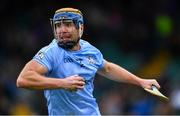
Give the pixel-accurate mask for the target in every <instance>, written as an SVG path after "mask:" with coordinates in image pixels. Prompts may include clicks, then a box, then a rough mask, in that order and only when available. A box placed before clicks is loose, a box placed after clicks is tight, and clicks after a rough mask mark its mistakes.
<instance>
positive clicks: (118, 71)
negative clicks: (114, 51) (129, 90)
mask: <svg viewBox="0 0 180 116" xmlns="http://www.w3.org/2000/svg"><path fill="white" fill-rule="evenodd" d="M102 72H103V73H101V74H103V75H104V76H105V77H107V78H109V79H111V80H114V81H118V82H125V83H131V84H135V85H140V83H141V82H140V81H141V80H142V79H141V78H139V77H137V76H135V75H134V74H132V73H130V72H128V71H127V70H125V69H124V68H122V67H120V66H118V65H116V64H113V63H109V62H108V64H107V67H106V68H105V69H104V71H102Z"/></svg>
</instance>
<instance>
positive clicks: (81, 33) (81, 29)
mask: <svg viewBox="0 0 180 116" xmlns="http://www.w3.org/2000/svg"><path fill="white" fill-rule="evenodd" d="M83 31H84V25H83V24H80V25H79V37H80V38H81V36H82V35H83Z"/></svg>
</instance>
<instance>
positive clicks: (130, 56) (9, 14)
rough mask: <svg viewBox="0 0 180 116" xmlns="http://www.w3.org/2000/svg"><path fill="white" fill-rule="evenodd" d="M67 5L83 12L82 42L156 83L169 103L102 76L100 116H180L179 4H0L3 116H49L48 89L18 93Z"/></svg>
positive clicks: (156, 0) (172, 0)
mask: <svg viewBox="0 0 180 116" xmlns="http://www.w3.org/2000/svg"><path fill="white" fill-rule="evenodd" d="M62 7H75V8H79V9H80V10H81V11H82V12H83V14H84V21H85V32H84V35H83V38H85V40H87V41H89V42H91V43H92V44H93V45H95V46H96V47H97V48H99V49H100V50H101V52H102V53H103V54H104V58H106V59H107V60H110V61H112V62H114V63H117V64H119V65H120V66H122V67H124V68H126V69H127V70H129V71H131V72H132V73H134V74H136V75H138V76H140V77H142V78H156V79H157V80H158V82H159V83H160V84H161V87H162V88H161V92H162V93H164V94H165V95H167V96H168V97H170V101H169V102H164V101H163V100H160V99H159V98H157V97H155V96H152V95H150V94H149V93H147V92H145V91H144V90H143V89H141V88H140V87H136V86H134V85H127V84H123V83H116V82H113V81H110V80H108V79H105V78H104V77H101V76H99V75H97V76H96V79H95V82H94V84H95V91H94V95H95V97H96V98H97V102H98V103H99V106H100V110H101V113H102V114H111V115H118V114H121V115H122V114H128V115H132V114H133V115H134V114H136V115H144V114H149V115H151V114H154V115H159V114H161V115H163V114H164V115H169V114H174V115H177V114H180V84H179V82H180V60H179V59H180V54H179V52H178V51H179V50H180V15H179V12H180V2H179V1H178V0H149V1H146V0H111V1H104V0H98V1H95V0H89V1H88V0H28V1H23V2H22V1H18V0H14V1H13V0H12V1H11V0H1V1H0V14H1V18H0V23H1V26H0V61H1V62H0V69H1V70H0V114H1V115H2V114H8V115H11V114H29V115H32V114H37V115H39V114H47V109H46V101H45V98H44V97H43V91H41V90H38V91H35V90H25V89H17V88H16V85H15V84H16V79H17V76H18V74H19V73H20V71H21V69H22V68H23V67H24V65H25V63H26V62H27V61H29V60H31V58H32V57H33V56H34V55H35V53H36V52H37V51H38V50H39V49H40V48H41V47H43V46H45V45H47V44H48V43H49V42H51V40H52V38H53V35H52V30H51V27H50V21H49V18H52V17H53V14H54V12H55V10H57V9H59V8H62Z"/></svg>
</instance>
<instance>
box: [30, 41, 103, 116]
mask: <svg viewBox="0 0 180 116" xmlns="http://www.w3.org/2000/svg"><path fill="white" fill-rule="evenodd" d="M80 46H81V49H80V50H78V51H66V50H64V49H62V48H60V47H59V46H58V45H57V41H56V40H55V39H54V40H53V41H52V42H51V43H50V44H49V45H48V46H46V47H44V48H42V49H41V50H40V51H39V52H38V53H37V54H36V55H35V56H34V58H33V60H35V61H37V62H38V63H40V64H42V65H43V66H45V67H46V68H47V69H48V73H47V74H46V76H48V77H53V78H66V77H68V76H72V75H79V76H81V77H83V78H84V79H85V83H86V84H85V87H84V89H82V90H77V91H74V92H71V91H68V90H64V89H54V90H52V89H51V90H45V92H44V94H45V97H46V99H47V106H48V113H49V115H100V111H99V108H98V105H97V103H96V99H95V98H94V97H93V89H94V86H93V80H94V76H95V73H96V72H97V70H98V69H100V68H102V67H103V65H104V59H103V56H102V54H101V52H100V51H99V50H98V49H97V48H95V47H94V46H92V45H91V44H89V43H88V42H87V41H85V40H82V39H81V40H80Z"/></svg>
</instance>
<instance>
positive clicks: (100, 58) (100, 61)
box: [97, 50, 105, 69]
mask: <svg viewBox="0 0 180 116" xmlns="http://www.w3.org/2000/svg"><path fill="white" fill-rule="evenodd" d="M97 61H98V63H97V65H98V68H99V69H101V68H103V67H104V63H105V60H104V58H103V55H102V53H101V52H100V51H99V50H98V53H97Z"/></svg>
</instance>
